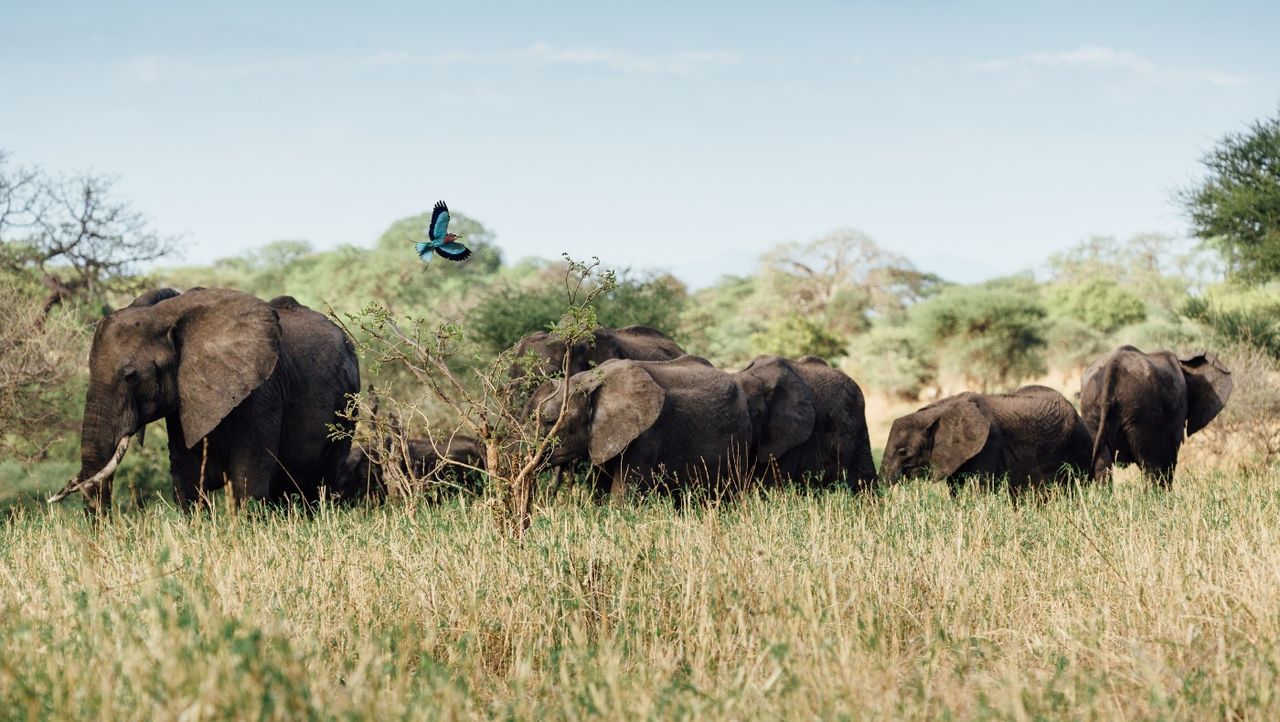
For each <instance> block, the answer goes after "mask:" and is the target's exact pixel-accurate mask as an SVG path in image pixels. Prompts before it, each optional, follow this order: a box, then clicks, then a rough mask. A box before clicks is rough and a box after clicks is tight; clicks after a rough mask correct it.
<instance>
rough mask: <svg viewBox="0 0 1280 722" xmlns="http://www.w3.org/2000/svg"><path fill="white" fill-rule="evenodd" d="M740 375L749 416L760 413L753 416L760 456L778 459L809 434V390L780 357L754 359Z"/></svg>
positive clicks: (811, 414)
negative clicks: (750, 410) (749, 409)
mask: <svg viewBox="0 0 1280 722" xmlns="http://www.w3.org/2000/svg"><path fill="white" fill-rule="evenodd" d="M742 377H743V381H744V383H743V385H742V386H743V391H744V392H745V393H746V395H747V398H748V400H749V406H750V407H751V409H752V411H753V412H755V413H754V414H753V415H755V414H760V415H761V418H759V419H758V420H757V419H753V426H756V427H757V431H756V444H757V445H756V453H757V454H758V455H759V456H760V458H762V459H767V458H769V457H770V456H772V457H773V458H775V459H776V458H781V457H782V455H783V454H785V453H787V452H788V451H791V450H792V449H794V448H796V447H797V446H799V445H801V444H803V443H804V442H806V441H808V440H809V438H810V437H811V436H813V425H814V423H815V421H816V419H817V411H816V409H815V407H814V403H813V391H812V390H810V388H809V385H808V384H806V383H805V382H804V380H803V379H801V378H800V377H799V376H798V375H797V374H796V373H795V372H794V371H792V370H791V369H790V368H788V367H787V365H786V364H785V363H783V362H782V360H781V359H778V358H757V359H756V360H754V361H752V362H751V365H750V366H748V367H747V368H746V370H745V371H743V372H742ZM762 401H763V403H761V402H762Z"/></svg>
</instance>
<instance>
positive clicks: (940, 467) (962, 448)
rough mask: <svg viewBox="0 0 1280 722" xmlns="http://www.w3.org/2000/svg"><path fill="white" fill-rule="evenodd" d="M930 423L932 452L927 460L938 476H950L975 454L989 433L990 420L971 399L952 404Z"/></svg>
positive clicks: (985, 442) (939, 477)
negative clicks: (932, 426)
mask: <svg viewBox="0 0 1280 722" xmlns="http://www.w3.org/2000/svg"><path fill="white" fill-rule="evenodd" d="M934 423H935V425H936V426H935V430H934V433H933V453H932V454H931V456H930V457H929V461H930V463H931V464H932V465H933V473H934V476H935V478H938V479H943V478H946V477H948V476H951V475H952V474H954V473H956V471H957V470H959V468H960V467H961V466H963V465H964V463H965V462H966V461H968V460H970V459H972V458H973V457H975V456H977V455H978V453H979V452H980V451H982V447H984V446H986V444H987V436H988V435H989V434H990V433H991V422H990V421H989V420H988V419H987V417H986V415H985V414H983V413H982V410H981V409H979V408H978V405H977V404H975V403H973V402H972V401H959V402H957V403H955V404H954V405H952V406H951V407H950V408H948V409H945V410H944V411H943V413H942V414H941V415H940V416H939V417H938V420H937V421H936V422H934Z"/></svg>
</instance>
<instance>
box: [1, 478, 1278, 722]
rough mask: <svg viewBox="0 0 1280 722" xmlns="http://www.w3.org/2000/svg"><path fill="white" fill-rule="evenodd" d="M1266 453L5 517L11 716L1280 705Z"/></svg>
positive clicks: (1012, 712)
mask: <svg viewBox="0 0 1280 722" xmlns="http://www.w3.org/2000/svg"><path fill="white" fill-rule="evenodd" d="M1278 491H1280V473H1277V472H1275V471H1272V472H1269V473H1265V474H1255V475H1249V476H1242V477H1235V478H1228V477H1225V476H1208V475H1206V476H1188V477H1185V478H1180V479H1179V482H1178V484H1177V486H1176V488H1175V489H1174V490H1173V491H1172V492H1171V493H1167V494H1164V493H1159V492H1153V491H1148V490H1146V489H1143V488H1141V487H1140V486H1138V485H1136V484H1120V485H1118V486H1117V487H1115V488H1113V489H1107V488H1096V489H1086V490H1084V491H1083V492H1082V493H1078V494H1076V495H1074V496H1065V497H1055V498H1052V499H1049V500H1047V501H1045V502H1041V503H1028V504H1023V505H1020V506H1014V505H1012V504H1011V503H1010V502H1009V500H1008V498H1007V497H1005V496H1002V495H992V494H982V493H977V492H966V493H965V494H963V495H962V496H961V497H959V498H958V499H951V498H950V497H948V496H947V494H946V491H945V489H944V488H943V487H942V486H940V485H935V484H923V483H918V484H907V485H904V486H901V487H898V488H895V489H893V490H891V491H890V492H888V493H885V494H883V495H881V496H871V497H867V498H858V497H852V496H849V495H846V494H831V495H825V494H819V495H811V496H806V495H800V494H794V493H784V494H777V495H774V496H772V497H751V498H749V499H747V500H745V501H743V502H741V503H736V504H728V505H725V506H723V507H721V508H718V509H700V510H695V511H692V512H680V511H677V510H674V509H672V508H670V507H669V506H666V505H664V504H661V503H649V504H641V505H637V506H636V507H634V508H629V509H622V510H612V509H598V508H594V507H583V506H574V505H572V504H560V505H556V506H554V507H551V508H546V509H542V510H541V511H540V512H539V514H538V515H537V517H536V521H535V524H534V527H533V528H532V529H531V530H530V532H529V535H528V537H527V538H526V540H525V541H523V542H515V541H512V540H510V539H509V538H507V537H506V536H504V535H503V534H501V533H500V532H499V531H498V530H497V529H496V528H495V526H494V524H493V523H492V521H491V519H492V515H491V514H490V513H489V511H488V510H487V509H484V508H482V507H466V506H461V505H453V506H448V507H444V508H421V509H417V510H407V509H404V508H386V509H378V510H373V511H364V510H344V511H328V510H326V511H323V512H321V513H319V514H317V515H315V516H311V517H305V516H298V515H292V514H288V513H274V514H265V515H252V514H251V515H241V516H235V515H226V514H222V513H217V512H215V513H214V514H212V515H206V516H201V517H196V518H191V519H188V518H183V517H181V516H179V515H176V514H174V513H172V512H170V511H167V510H164V509H159V508H151V509H148V510H146V511H143V512H138V513H133V514H128V515H125V516H123V517H118V518H115V519H112V520H111V521H110V522H108V523H106V524H103V525H102V526H101V527H100V528H98V529H93V528H92V527H91V526H90V525H89V524H88V523H87V522H86V521H85V520H84V519H83V518H82V517H81V516H80V514H78V513H76V512H75V511H74V510H59V511H55V512H53V513H50V514H47V515H46V514H44V513H32V512H28V511H18V512H16V513H15V515H14V516H13V517H12V518H10V519H9V520H8V521H7V522H4V523H3V526H0V699H2V700H4V702H5V705H3V706H0V717H2V718H16V719H23V718H27V719H42V718H43V719H51V718H54V719H65V718H99V719H147V718H151V719H175V718H181V719H202V718H203V719H210V718H213V719H225V718H262V719H267V718H274V719H299V718H315V719H329V718H346V719H350V718H370V719H399V718H412V719H418V718H422V719H434V718H459V717H462V718H469V717H512V718H519V719H543V718H571V719H572V718H581V717H595V716H600V717H604V718H634V717H653V718H680V717H697V718H709V719H744V718H755V719H776V718H793V719H814V718H823V719H832V718H838V717H844V716H848V717H851V718H855V719H859V718H883V717H900V718H914V719H938V718H945V717H948V716H950V717H954V718H998V719H1033V718H1050V719H1056V718H1074V719H1097V718H1102V719H1112V718H1133V717H1160V718H1184V719H1206V718H1223V717H1237V718H1246V719H1277V718H1280V646H1277V645H1278V643H1280V503H1278V502H1280V495H1278Z"/></svg>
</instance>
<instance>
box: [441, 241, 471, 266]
mask: <svg viewBox="0 0 1280 722" xmlns="http://www.w3.org/2000/svg"><path fill="white" fill-rule="evenodd" d="M436 253H439V254H440V255H442V256H444V257H445V258H447V259H449V260H450V261H465V260H467V259H468V258H470V257H471V249H470V248H467V247H466V246H464V245H462V244H461V243H458V242H457V241H454V242H453V243H446V244H444V245H443V246H440V247H439V248H437V249H436Z"/></svg>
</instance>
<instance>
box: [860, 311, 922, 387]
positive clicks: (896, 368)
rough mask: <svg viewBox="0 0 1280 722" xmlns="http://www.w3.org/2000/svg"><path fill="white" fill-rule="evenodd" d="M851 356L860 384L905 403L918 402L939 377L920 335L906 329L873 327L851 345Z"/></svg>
mask: <svg viewBox="0 0 1280 722" xmlns="http://www.w3.org/2000/svg"><path fill="white" fill-rule="evenodd" d="M850 356H851V357H852V363H853V366H854V368H855V373H856V375H857V379H858V382H859V383H865V384H866V386H867V387H868V388H872V389H876V390H877V391H880V392H882V393H884V394H887V395H890V396H894V397H897V398H900V399H903V400H906V401H915V400H916V399H918V398H919V397H920V392H921V391H923V390H924V387H925V386H927V385H928V384H931V383H933V381H934V379H935V378H936V376H937V368H935V367H934V364H933V361H932V360H931V359H930V358H929V354H928V353H927V352H926V351H925V349H924V347H923V344H922V343H921V342H920V338H919V336H918V334H917V333H916V332H914V331H913V330H912V329H911V328H909V327H906V326H890V325H876V326H874V327H873V328H872V329H871V331H870V332H869V333H867V334H864V335H862V336H859V337H858V339H857V340H856V341H855V342H854V343H853V344H851V346H850Z"/></svg>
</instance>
